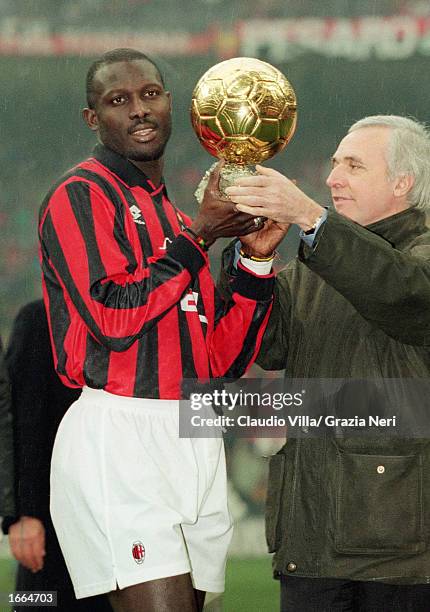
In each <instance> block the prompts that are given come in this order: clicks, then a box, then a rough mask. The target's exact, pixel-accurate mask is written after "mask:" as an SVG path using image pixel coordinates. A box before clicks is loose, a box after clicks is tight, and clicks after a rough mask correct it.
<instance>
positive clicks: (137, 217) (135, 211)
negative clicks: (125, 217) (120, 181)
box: [130, 204, 146, 225]
mask: <svg viewBox="0 0 430 612" xmlns="http://www.w3.org/2000/svg"><path fill="white" fill-rule="evenodd" d="M130 212H131V215H132V217H133V221H134V222H135V223H138V224H139V225H146V223H145V221H144V220H143V219H142V212H141V210H140V208H139V207H138V206H136V204H133V206H130Z"/></svg>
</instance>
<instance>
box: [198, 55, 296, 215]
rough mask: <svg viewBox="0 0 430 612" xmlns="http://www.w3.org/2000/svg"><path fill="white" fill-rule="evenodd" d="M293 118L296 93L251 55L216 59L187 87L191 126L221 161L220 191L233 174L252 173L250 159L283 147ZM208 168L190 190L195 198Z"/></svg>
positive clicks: (200, 192) (261, 158)
mask: <svg viewBox="0 0 430 612" xmlns="http://www.w3.org/2000/svg"><path fill="white" fill-rule="evenodd" d="M296 119H297V103H296V95H295V93H294V89H293V88H292V86H291V84H290V82H289V81H288V80H287V79H286V77H285V76H284V75H283V74H282V73H281V72H280V71H279V70H277V68H275V67H274V66H271V65H270V64H268V63H266V62H263V61H261V60H258V59H255V58H252V57H235V58H233V59H229V60H226V61H224V62H221V63H220V64H216V65H215V66H213V67H212V68H210V69H209V70H208V71H207V72H205V74H204V75H203V76H202V77H201V78H200V80H199V81H198V83H197V85H196V87H195V89H194V91H193V97H192V104H191V121H192V125H193V129H194V131H195V133H196V134H197V137H198V139H199V140H200V142H201V144H202V145H203V147H204V148H205V149H206V151H208V153H210V154H211V155H214V156H215V157H218V158H223V159H225V161H226V163H225V166H224V168H223V170H222V173H221V177H220V190H221V192H223V190H224V189H225V188H226V187H228V185H231V184H232V183H233V182H234V181H235V180H236V179H237V178H238V177H240V176H244V175H250V174H255V173H256V171H255V164H260V163H262V162H263V161H265V160H266V159H269V158H270V157H273V155H275V154H276V153H278V152H279V151H281V150H282V149H283V148H284V147H286V146H287V144H288V143H289V141H290V140H291V138H292V136H293V134H294V130H295V127H296ZM212 167H213V166H212ZM211 170H212V168H210V169H209V170H208V172H206V175H205V176H204V177H203V179H202V181H201V182H200V184H199V186H198V188H197V191H196V193H195V195H196V198H197V200H198V202H199V203H200V202H201V201H202V198H203V192H204V190H205V187H206V185H207V182H208V178H209V174H210V171H211Z"/></svg>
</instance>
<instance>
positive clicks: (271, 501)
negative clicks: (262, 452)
mask: <svg viewBox="0 0 430 612" xmlns="http://www.w3.org/2000/svg"><path fill="white" fill-rule="evenodd" d="M284 477H285V455H284V453H283V452H279V453H277V454H276V455H272V457H270V460H269V482H268V487H267V498H266V541H267V546H268V548H269V552H270V553H273V552H276V551H277V550H278V548H279V544H280V540H281V533H280V525H279V521H280V517H281V505H282V494H283V490H284Z"/></svg>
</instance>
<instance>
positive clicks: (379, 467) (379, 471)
mask: <svg viewBox="0 0 430 612" xmlns="http://www.w3.org/2000/svg"><path fill="white" fill-rule="evenodd" d="M376 471H377V472H378V474H383V473H384V472H385V467H384V466H383V465H378V467H377V468H376Z"/></svg>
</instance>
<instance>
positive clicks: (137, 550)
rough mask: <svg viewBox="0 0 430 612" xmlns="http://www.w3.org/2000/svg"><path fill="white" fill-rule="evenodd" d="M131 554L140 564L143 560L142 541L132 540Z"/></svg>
mask: <svg viewBox="0 0 430 612" xmlns="http://www.w3.org/2000/svg"><path fill="white" fill-rule="evenodd" d="M131 554H132V556H133V559H134V560H135V561H136V563H137V564H138V565H141V564H142V563H143V562H144V561H145V547H144V545H143V544H142V542H140V541H137V542H133V546H132V547H131Z"/></svg>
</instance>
